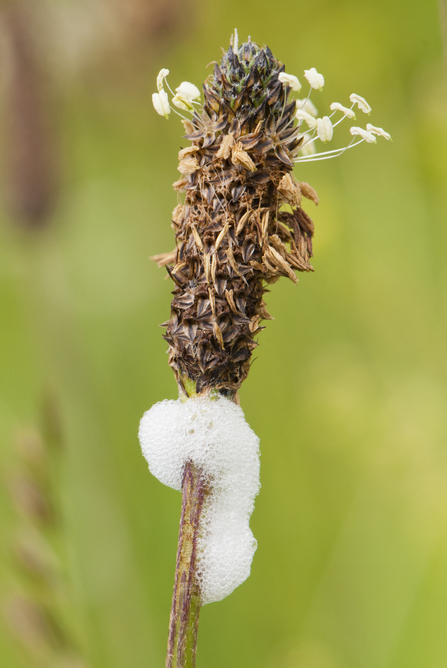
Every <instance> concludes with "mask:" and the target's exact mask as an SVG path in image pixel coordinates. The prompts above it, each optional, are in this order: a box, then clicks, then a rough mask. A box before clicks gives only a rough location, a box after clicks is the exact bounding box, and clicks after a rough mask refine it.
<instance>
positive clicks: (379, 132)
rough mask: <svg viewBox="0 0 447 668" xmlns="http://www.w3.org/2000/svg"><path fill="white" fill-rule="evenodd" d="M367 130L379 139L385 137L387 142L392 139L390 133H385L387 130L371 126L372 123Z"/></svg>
mask: <svg viewBox="0 0 447 668" xmlns="http://www.w3.org/2000/svg"><path fill="white" fill-rule="evenodd" d="M366 129H367V130H368V132H370V133H371V134H372V135H378V136H379V137H385V139H387V140H388V139H391V135H390V134H389V133H388V132H385V130H384V129H383V128H376V126H375V125H371V123H368V124H367V126H366Z"/></svg>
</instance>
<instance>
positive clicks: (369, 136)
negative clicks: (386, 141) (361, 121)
mask: <svg viewBox="0 0 447 668" xmlns="http://www.w3.org/2000/svg"><path fill="white" fill-rule="evenodd" d="M349 132H350V133H351V134H352V136H353V137H354V136H355V135H359V136H360V137H362V138H363V139H364V140H365V141H367V142H368V144H375V143H376V141H377V140H376V138H375V137H374V135H373V134H372V133H371V132H368V130H364V129H363V128H357V127H355V126H353V127H352V128H351V129H350V130H349Z"/></svg>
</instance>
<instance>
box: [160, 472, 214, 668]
mask: <svg viewBox="0 0 447 668" xmlns="http://www.w3.org/2000/svg"><path fill="white" fill-rule="evenodd" d="M206 493H207V486H206V484H205V480H204V476H203V473H202V471H201V470H200V469H199V468H197V467H196V466H194V464H193V463H192V462H187V463H186V465H185V470H184V474H183V484H182V514H181V518H180V531H179V539H178V550H177V564H176V569H175V583H174V593H173V596H172V607H171V616H170V619H169V637H168V653H167V657H166V668H194V666H195V665H196V648H197V634H198V629H199V613H200V608H201V605H202V603H201V599H200V587H199V582H198V578H197V570H196V558H197V542H198V535H199V530H200V517H201V513H202V509H203V503H204V500H205V496H206Z"/></svg>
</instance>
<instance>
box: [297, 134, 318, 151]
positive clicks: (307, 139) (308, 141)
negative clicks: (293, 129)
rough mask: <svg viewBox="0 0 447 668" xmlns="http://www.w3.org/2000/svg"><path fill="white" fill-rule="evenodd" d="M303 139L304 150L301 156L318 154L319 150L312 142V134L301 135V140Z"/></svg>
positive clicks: (302, 149)
mask: <svg viewBox="0 0 447 668" xmlns="http://www.w3.org/2000/svg"><path fill="white" fill-rule="evenodd" d="M301 137H303V138H304V139H303V144H302V148H301V149H300V153H301V155H302V156H303V155H314V153H316V152H317V149H316V148H315V143H314V142H313V141H312V137H311V136H310V134H308V133H307V132H305V133H304V134H303V135H300V137H299V139H301Z"/></svg>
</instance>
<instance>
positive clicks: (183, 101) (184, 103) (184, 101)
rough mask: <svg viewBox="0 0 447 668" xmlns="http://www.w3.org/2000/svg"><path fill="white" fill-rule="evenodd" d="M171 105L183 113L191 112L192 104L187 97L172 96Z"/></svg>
mask: <svg viewBox="0 0 447 668" xmlns="http://www.w3.org/2000/svg"><path fill="white" fill-rule="evenodd" d="M172 104H175V106H176V107H178V108H179V109H184V110H185V111H191V110H192V108H193V107H192V103H191V101H190V100H189V98H187V97H182V96H181V95H178V94H177V95H174V97H173V98H172Z"/></svg>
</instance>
